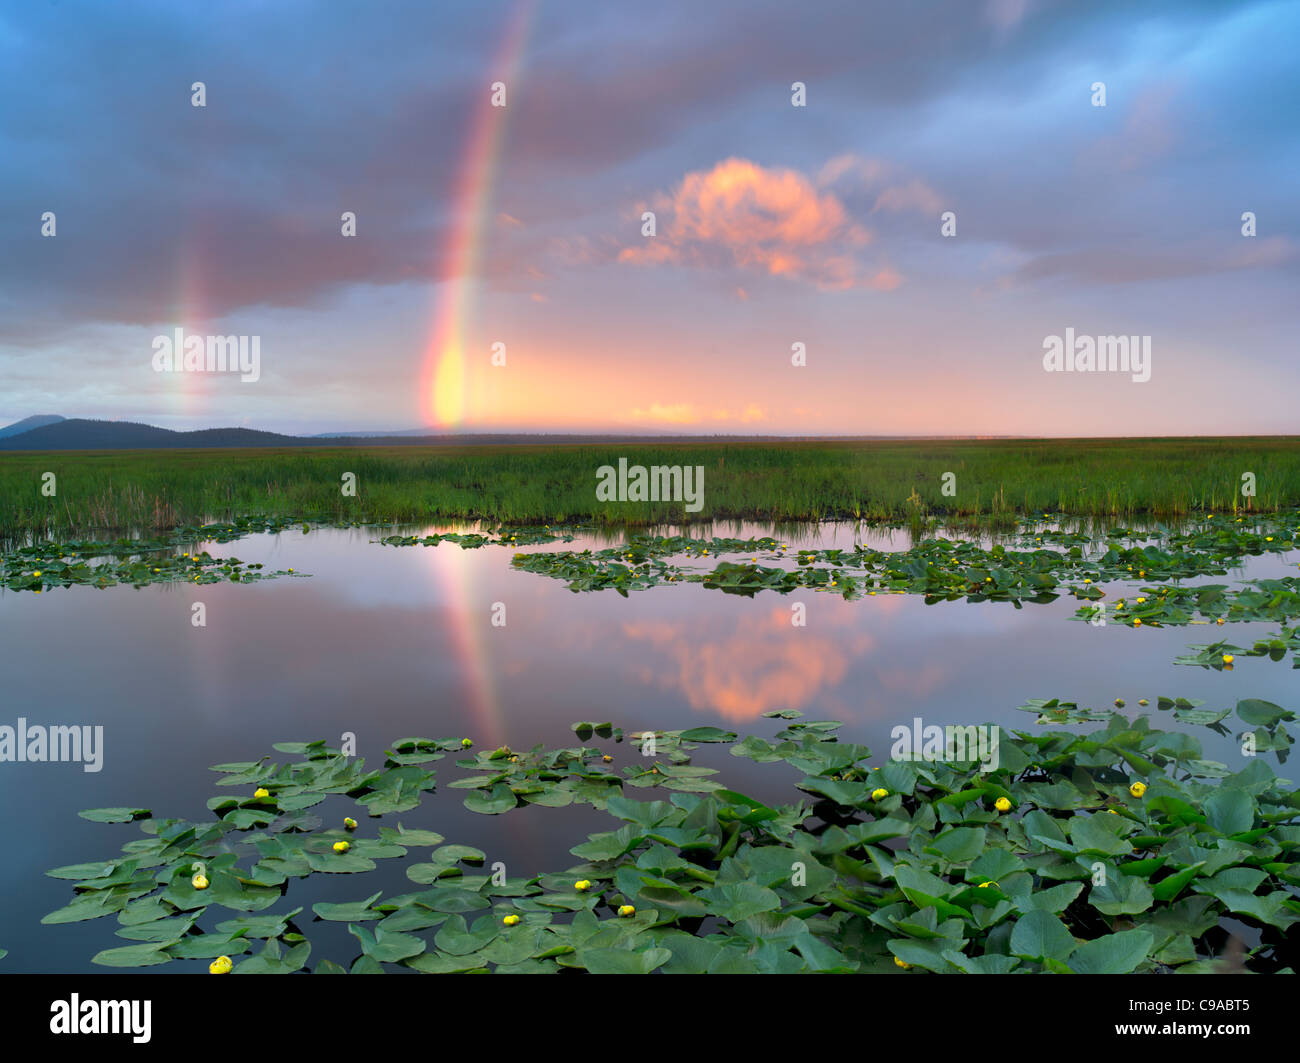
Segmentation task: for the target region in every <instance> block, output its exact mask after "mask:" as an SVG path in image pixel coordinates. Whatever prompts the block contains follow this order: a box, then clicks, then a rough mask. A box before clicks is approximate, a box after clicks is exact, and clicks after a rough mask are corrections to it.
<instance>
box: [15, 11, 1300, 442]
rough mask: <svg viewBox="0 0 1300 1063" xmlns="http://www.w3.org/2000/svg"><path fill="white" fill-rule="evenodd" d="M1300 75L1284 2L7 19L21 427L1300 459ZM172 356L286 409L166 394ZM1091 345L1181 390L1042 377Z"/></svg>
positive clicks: (1295, 33) (91, 14)
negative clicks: (921, 441) (161, 360)
mask: <svg viewBox="0 0 1300 1063" xmlns="http://www.w3.org/2000/svg"><path fill="white" fill-rule="evenodd" d="M1297 42H1300V4H1298V3H1295V2H1290V3H1273V2H1264V3H1250V2H1241V3H1229V2H1224V0H1207V2H1200V0H1174V2H1167V3H1166V2H1159V0H1153V2H1147V3H1142V4H1134V3H1132V2H1131V0H1123V2H1107V0H1089V2H1086V3H1076V2H1071V0H1059V2H1049V0H937V2H934V3H927V4H898V3H894V2H890V3H876V2H865V0H852V2H844V3H840V2H824V3H822V2H810V3H807V4H791V3H788V2H784V0H783V2H779V3H770V2H765V0H740V2H730V0H725V2H711V3H708V4H701V3H699V2H698V0H661V2H657V3H655V4H653V5H643V4H611V3H596V2H584V3H579V2H570V0H506V2H499V3H498V2H493V0H475V2H473V3H441V2H440V3H436V4H430V3H405V2H391V0H389V2H385V3H382V4H352V3H344V2H332V3H308V2H302V0H277V2H275V3H267V2H250V0H225V2H223V3H221V4H212V3H210V2H208V0H205V2H202V3H191V2H187V0H164V2H126V0H124V2H118V3H113V4H105V3H103V2H102V0H88V2H80V0H78V2H74V0H31V2H29V3H24V4H10V5H6V6H5V7H3V8H0V189H2V190H3V195H2V196H0V249H2V251H0V379H3V381H4V384H3V387H0V423H7V422H9V421H12V420H17V419H19V418H21V417H25V416H28V415H31V414H43V413H57V414H62V415H64V416H68V417H96V418H108V419H121V420H130V421H143V422H147V423H151V424H157V425H161V426H164V427H169V428H178V429H189V428H203V427H213V426H231V425H245V426H248V427H254V428H262V429H269V430H274V431H284V432H293V433H316V432H326V431H359V430H381V429H392V430H399V429H410V428H414V427H419V426H428V427H429V428H431V429H433V430H436V431H459V432H476V431H529V432H546V431H563V432H572V431H579V432H587V431H591V432H609V431H619V432H629V433H645V432H652V433H657V432H664V433H690V434H714V433H723V434H742V435H755V434H760V435H769V434H796V435H809V434H811V435H1034V436H1044V435H1046V436H1108V435H1119V436H1136V435H1209V434H1254V433H1293V432H1295V431H1296V430H1297V427H1300V415H1298V414H1297V410H1300V404H1297V401H1296V395H1297V392H1300V359H1298V358H1297V356H1296V353H1297V347H1296V338H1297V329H1298V328H1300V309H1298V308H1300V299H1297V280H1298V279H1300V253H1298V251H1300V245H1298V241H1300V235H1297V224H1298V223H1300V197H1297V195H1296V188H1297V183H1296V177H1295V175H1296V173H1297V171H1300V67H1298V66H1297V64H1296V63H1295V61H1294V51H1295V46H1296V44H1297ZM198 83H201V86H202V88H201V90H198V89H196V84H198ZM1099 84H1100V85H1101V86H1104V106H1099V105H1097V104H1098V101H1099V99H1100V97H1099V92H1098V85H1099ZM199 91H201V93H202V96H201V100H200V97H199V96H198V95H197V93H198V92H199ZM196 100H199V101H200V102H202V104H203V105H202V106H195V103H196ZM500 104H503V105H500ZM345 212H350V214H351V215H354V216H355V235H345V234H344V229H345V224H344V220H343V219H344V214H345ZM647 212H649V213H652V214H653V218H654V233H653V235H647V226H646V222H645V221H644V218H645V215H646V214H647ZM1247 212H1250V213H1251V215H1253V218H1254V235H1245V234H1244V232H1243V229H1244V228H1245V227H1246V223H1245V222H1244V221H1243V215H1244V214H1246V213H1247ZM51 214H52V216H53V217H52V221H51V218H50V215H51ZM945 218H947V219H948V222H947V225H946V228H947V230H948V233H949V234H945V220H944V219H945ZM51 226H52V235H50V234H49V233H50V231H51ZM178 328H179V329H181V330H183V331H182V336H183V337H184V336H199V337H206V336H218V335H219V336H244V337H248V338H249V342H250V343H251V342H252V341H253V339H256V343H257V350H258V352H259V356H260V363H259V372H258V374H257V379H256V380H241V379H240V376H239V375H238V374H234V373H229V372H225V373H223V372H208V371H184V372H160V371H158V370H157V369H156V359H155V353H156V351H157V350H158V347H157V346H156V344H157V343H158V342H160V341H159V340H158V337H168V338H170V337H173V336H174V335H175V333H176V330H177V329H178ZM1067 330H1072V333H1070V335H1072V336H1074V337H1075V338H1076V342H1079V343H1087V342H1090V340H1089V339H1086V338H1095V337H1102V336H1117V335H1122V336H1131V337H1134V338H1135V339H1134V340H1133V341H1132V343H1133V346H1134V349H1135V350H1139V349H1146V350H1149V352H1150V357H1149V363H1148V365H1147V367H1146V368H1147V370H1149V376H1148V378H1147V379H1144V380H1137V379H1135V376H1137V375H1138V374H1136V373H1133V372H1121V371H1118V369H1117V370H1116V371H1110V370H1109V369H1107V371H1100V372H1099V371H1091V372H1089V371H1081V370H1078V369H1077V368H1076V369H1074V370H1070V371H1055V372H1053V371H1049V370H1048V369H1047V368H1045V364H1044V351H1045V345H1047V344H1049V343H1050V339H1049V338H1050V337H1053V336H1056V337H1066V336H1067ZM1078 337H1084V338H1085V339H1084V340H1079V339H1078ZM797 345H802V346H801V347H800V346H797ZM798 352H802V353H798ZM494 353H495V360H496V362H498V363H500V362H504V364H494ZM796 363H802V364H796ZM1144 375H1146V374H1144Z"/></svg>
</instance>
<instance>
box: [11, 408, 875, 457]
mask: <svg viewBox="0 0 1300 1063" xmlns="http://www.w3.org/2000/svg"><path fill="white" fill-rule="evenodd" d="M724 438H726V439H744V440H748V441H753V442H763V441H782V440H784V441H789V440H791V439H792V438H795V437H791V436H770V435H769V436H759V435H754V436H722V435H703V434H701V435H695V436H687V435H682V436H679V435H673V436H667V435H614V434H610V433H593V434H590V435H580V434H578V433H572V432H570V433H540V432H538V433H524V432H479V433H473V434H465V435H431V434H428V432H427V430H426V429H419V428H414V429H408V430H406V431H404V432H397V433H393V434H390V435H382V434H378V433H363V432H336V433H328V434H323V435H315V436H287V435H281V434H280V433H278V432H262V431H258V430H257V429H255V428H204V429H202V430H200V431H196V432H176V431H173V430H172V429H170V428H158V427H155V426H154V425H151V424H136V423H134V422H132V421H92V420H87V419H85V418H81V417H59V416H58V415H56V414H43V415H40V416H36V417H25V418H23V420H21V421H15V422H14V423H13V424H11V425H8V426H7V427H5V428H0V451H3V450H164V449H173V450H174V449H179V448H183V447H349V446H371V447H373V446H395V447H396V446H425V447H427V446H465V445H472V444H485V443H520V444H526V443H533V444H552V443H638V442H640V443H648V442H674V443H691V442H707V441H709V440H714V439H724ZM802 438H814V437H811V436H806V437H802ZM859 438H880V439H884V438H890V437H885V436H877V437H859Z"/></svg>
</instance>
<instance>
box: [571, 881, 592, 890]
mask: <svg viewBox="0 0 1300 1063" xmlns="http://www.w3.org/2000/svg"><path fill="white" fill-rule="evenodd" d="M573 888H574V889H575V890H577V891H578V892H579V893H586V892H587V890H589V889H591V883H590V882H589V881H588V880H587V879H585V878H582V879H579V880H578V881H577V882H575V883H574V884H573Z"/></svg>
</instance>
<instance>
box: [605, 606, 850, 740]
mask: <svg viewBox="0 0 1300 1063" xmlns="http://www.w3.org/2000/svg"><path fill="white" fill-rule="evenodd" d="M822 622H823V623H824V624H826V626H827V627H828V628H830V629H840V630H831V631H829V632H828V633H821V634H813V633H812V632H810V631H807V630H803V629H799V630H796V629H795V628H792V627H791V625H790V610H789V608H788V607H787V606H777V607H776V608H774V609H771V610H769V611H767V612H765V613H760V614H754V613H748V612H746V613H744V614H740V615H738V616H737V618H736V623H735V625H734V627H729V628H728V630H727V631H726V632H725V633H721V634H720V633H719V630H718V626H717V624H716V622H715V621H713V620H692V621H688V622H686V623H684V624H683V623H667V622H663V621H650V620H646V621H636V622H631V623H627V624H624V625H623V632H624V634H625V635H627V637H628V638H629V639H631V640H633V641H634V642H641V643H646V644H648V645H649V646H650V647H652V648H653V650H655V651H657V652H658V653H659V654H660V655H661V656H662V657H663V658H665V659H666V660H664V661H663V662H655V663H654V664H648V665H646V667H645V668H644V671H643V674H642V678H643V679H644V680H646V681H647V682H653V683H657V684H658V685H659V686H661V687H663V688H665V689H667V690H673V691H677V692H678V693H680V694H681V695H682V696H684V697H685V698H686V700H687V702H688V703H689V704H690V706H691V707H692V708H693V709H697V710H700V711H702V712H709V713H716V714H719V715H721V716H723V717H725V718H726V719H728V720H734V721H736V722H743V721H745V720H752V719H754V718H755V717H757V716H759V715H760V714H761V713H764V712H768V711H771V710H774V709H793V708H807V706H808V704H809V703H810V702H812V701H813V700H814V699H816V698H817V697H819V696H820V695H822V694H823V693H824V692H825V691H827V690H830V689H833V688H834V687H836V686H837V685H838V684H839V683H841V682H842V681H843V680H844V678H845V676H846V675H847V674H848V671H849V667H850V664H852V663H854V662H856V661H858V660H860V659H861V658H863V657H864V656H866V655H867V654H869V653H870V652H871V651H872V650H873V649H874V647H875V640H874V639H873V638H872V636H871V635H868V634H865V633H863V632H860V631H857V630H854V625H855V624H856V623H857V621H855V620H854V619H853V616H852V613H851V611H843V612H840V613H838V614H834V615H828V616H827V617H825V618H823V621H822Z"/></svg>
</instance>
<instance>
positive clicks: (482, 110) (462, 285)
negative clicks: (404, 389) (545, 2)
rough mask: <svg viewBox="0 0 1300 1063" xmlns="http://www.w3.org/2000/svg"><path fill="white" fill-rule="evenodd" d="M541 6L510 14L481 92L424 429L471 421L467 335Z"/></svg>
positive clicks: (430, 360)
mask: <svg viewBox="0 0 1300 1063" xmlns="http://www.w3.org/2000/svg"><path fill="white" fill-rule="evenodd" d="M535 6H536V0H519V2H518V3H517V4H516V5H515V9H514V11H513V12H512V13H511V16H510V18H509V20H508V22H507V25H506V33H505V37H504V38H503V40H502V43H501V46H500V48H499V49H498V50H497V54H496V55H495V57H494V58H493V62H492V66H491V67H490V73H491V77H490V78H489V80H488V82H487V83H486V84H484V85H483V87H482V92H483V98H482V102H481V103H480V105H479V109H478V112H477V114H476V115H475V117H474V121H473V124H472V126H471V129H470V138H469V143H468V145H467V148H466V151H465V161H464V164H463V166H462V167H461V170H460V173H459V175H458V177H457V181H456V188H455V192H454V195H453V213H452V218H453V221H452V231H451V237H450V240H449V241H448V247H447V252H448V253H447V255H446V256H445V261H447V262H448V263H449V264H450V276H449V278H448V279H447V280H446V281H445V282H444V285H443V290H442V292H441V293H440V295H439V297H438V298H437V301H436V305H435V309H434V316H433V325H432V328H431V330H430V335H429V342H428V346H427V347H426V348H425V352H424V359H423V363H422V364H423V371H422V378H423V379H422V380H421V384H420V394H421V396H422V398H423V409H422V411H421V412H422V413H423V415H424V419H425V423H426V424H430V425H436V426H437V427H440V428H454V427H456V426H457V425H459V424H461V423H462V422H463V421H464V419H465V416H466V413H467V405H468V404H467V390H468V389H467V380H466V365H465V332H466V328H467V323H468V322H469V320H470V317H471V313H472V310H473V305H474V296H475V293H476V283H477V276H478V271H479V266H480V264H481V261H482V251H483V237H484V233H485V230H486V227H487V219H488V217H489V213H490V208H491V205H492V190H493V186H494V184H495V179H496V174H497V169H498V166H499V164H500V161H501V145H502V143H503V142H504V139H505V129H506V121H507V114H508V113H509V110H510V94H511V93H513V92H515V91H516V89H517V86H518V74H519V71H520V68H521V60H522V59H523V55H524V42H525V40H526V39H527V36H528V29H529V26H530V24H531V22H532V14H533V8H534V7H535ZM495 81H502V82H504V83H505V85H506V92H507V96H506V106H505V107H493V106H492V100H491V95H490V94H489V92H488V87H489V85H490V84H491V83H492V82H495ZM485 357H486V354H485Z"/></svg>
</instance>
